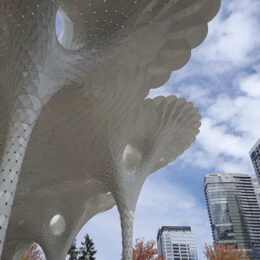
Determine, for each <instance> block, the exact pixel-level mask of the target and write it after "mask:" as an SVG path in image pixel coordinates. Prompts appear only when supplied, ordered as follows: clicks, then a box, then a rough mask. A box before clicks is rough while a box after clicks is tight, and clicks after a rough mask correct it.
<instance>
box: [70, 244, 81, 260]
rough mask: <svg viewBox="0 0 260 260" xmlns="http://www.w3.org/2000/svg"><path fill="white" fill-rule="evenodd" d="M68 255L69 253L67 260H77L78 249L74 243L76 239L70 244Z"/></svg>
mask: <svg viewBox="0 0 260 260" xmlns="http://www.w3.org/2000/svg"><path fill="white" fill-rule="evenodd" d="M68 255H69V260H77V259H78V255H79V251H78V248H77V245H76V240H74V241H73V243H72V245H71V247H70V249H69V252H68Z"/></svg>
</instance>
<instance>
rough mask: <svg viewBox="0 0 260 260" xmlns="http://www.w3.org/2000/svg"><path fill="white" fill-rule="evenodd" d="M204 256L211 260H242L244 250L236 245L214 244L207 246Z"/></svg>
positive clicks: (247, 259)
mask: <svg viewBox="0 0 260 260" xmlns="http://www.w3.org/2000/svg"><path fill="white" fill-rule="evenodd" d="M204 255H205V256H206V257H207V259H209V260H240V259H245V260H249V258H244V257H243V248H242V247H236V246H235V245H228V244H218V243H214V244H213V246H211V245H205V251H204Z"/></svg>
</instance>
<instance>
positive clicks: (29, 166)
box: [0, 0, 220, 260]
mask: <svg viewBox="0 0 260 260" xmlns="http://www.w3.org/2000/svg"><path fill="white" fill-rule="evenodd" d="M219 6H220V0H136V1H135V0H60V1H55V0H0V158H1V178H0V240H1V241H0V254H1V255H2V257H1V259H2V260H10V259H20V258H19V257H20V256H21V254H22V253H23V252H24V249H25V248H27V247H28V245H30V244H31V243H32V242H34V241H35V242H37V243H38V244H40V246H41V247H42V248H43V250H44V252H45V254H46V257H47V259H48V260H59V259H62V260H63V259H64V258H65V256H66V253H67V251H68V249H69V247H70V244H71V243H72V241H73V239H74V237H75V236H76V234H77V232H78V231H79V230H80V228H81V227H82V226H83V225H84V224H85V223H86V222H87V221H88V220H89V219H90V218H91V217H92V216H94V215H95V214H97V213H98V212H101V211H104V210H107V209H109V208H111V207H112V206H113V205H114V204H116V205H117V207H118V210H119V213H120V218H121V226H122V243H123V259H124V260H130V259H132V258H131V254H132V252H131V250H132V231H133V218H134V211H135V207H136V202H137V199H138V195H139V193H140V190H141V187H142V185H143V183H144V181H145V178H146V177H147V176H148V175H149V174H150V173H152V172H155V171H156V170H157V169H159V168H161V167H163V166H165V165H167V164H168V163H169V162H171V161H173V160H174V159H175V158H176V157H177V156H179V155H180V154H182V153H183V151H184V150H185V149H187V148H188V147H189V145H190V144H191V143H192V142H193V141H194V140H195V137H196V135H197V134H198V128H199V125H200V122H199V115H198V113H197V109H195V108H194V107H193V105H192V104H191V103H189V102H187V101H186V100H185V99H181V98H176V97H174V96H170V97H167V98H164V97H157V98H155V99H147V98H146V96H147V95H148V93H149V90H150V89H151V88H156V87H159V86H161V85H162V84H164V83H165V82H166V81H167V80H168V78H169V76H170V73H171V71H173V70H177V69H179V68H181V67H182V66H184V65H185V63H186V62H187V61H188V59H189V58H190V54H191V49H192V48H194V47H196V46H198V45H199V44H200V43H201V42H202V41H203V39H204V38H205V36H206V34H207V22H208V21H209V20H211V19H212V18H213V17H214V15H215V14H216V13H217V11H218V9H219ZM57 12H58V13H59V16H60V19H61V21H62V28H63V30H62V33H61V35H60V37H59V39H57V36H56V29H55V20H56V15H57ZM18 180H19V181H18ZM151 192H152V191H151ZM83 198H84V199H83ZM8 223H9V224H8ZM7 227H8V229H7Z"/></svg>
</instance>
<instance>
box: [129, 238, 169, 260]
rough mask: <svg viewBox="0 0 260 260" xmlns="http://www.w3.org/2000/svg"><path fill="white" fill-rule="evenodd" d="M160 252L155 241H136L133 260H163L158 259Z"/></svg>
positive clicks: (161, 259)
mask: <svg viewBox="0 0 260 260" xmlns="http://www.w3.org/2000/svg"><path fill="white" fill-rule="evenodd" d="M157 255H158V250H157V249H156V248H155V241H154V240H150V241H147V242H146V243H144V240H143V239H136V243H135V246H134V248H133V260H163V259H164V258H163V257H158V256H157Z"/></svg>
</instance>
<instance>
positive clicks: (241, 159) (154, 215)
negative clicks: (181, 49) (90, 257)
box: [78, 0, 260, 260]
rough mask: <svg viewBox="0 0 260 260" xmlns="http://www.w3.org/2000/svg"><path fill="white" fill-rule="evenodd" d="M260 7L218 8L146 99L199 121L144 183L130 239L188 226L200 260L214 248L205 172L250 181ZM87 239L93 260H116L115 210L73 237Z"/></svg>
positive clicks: (257, 110)
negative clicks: (188, 52) (191, 107)
mask: <svg viewBox="0 0 260 260" xmlns="http://www.w3.org/2000/svg"><path fill="white" fill-rule="evenodd" d="M259 12H260V1H259V0H241V1H240V0H222V7H221V11H220V13H219V14H218V15H217V17H216V18H215V19H214V20H213V21H212V22H211V23H210V24H209V35H208V37H207V39H206V40H205V41H204V42H203V44H202V45H201V46H200V47H199V48H197V49H195V50H194V51H193V55H192V58H191V60H190V61H189V63H188V64H187V65H186V66H185V67H184V68H183V69H181V70H179V71H177V72H174V73H172V75H171V78H170V80H169V81H168V82H167V84H165V85H164V86H162V87H161V88H159V89H156V90H153V91H151V92H150V96H151V97H154V96H157V95H164V96H168V95H176V96H179V97H186V98H187V99H188V100H189V101H192V102H193V103H194V104H195V106H197V107H198V108H199V110H200V113H201V115H202V126H201V132H200V134H199V136H198V138H197V141H196V142H195V143H194V144H193V145H192V147H191V148H190V149H189V150H187V151H186V152H185V153H184V154H183V155H182V156H181V157H179V158H178V159H177V160H176V161H175V162H174V163H172V164H170V165H168V166H167V167H165V168H164V169H161V170H159V171H158V172H156V173H155V174H153V175H152V176H150V177H149V178H148V179H147V181H146V183H145V185H144V187H143V190H142V193H141V195H140V198H139V201H138V205H137V211H136V217H135V223H134V238H139V237H144V238H145V239H156V234H157V230H158V228H159V227H160V226H162V225H189V226H191V228H192V231H193V232H194V234H195V236H196V240H197V247H198V255H199V259H205V258H204V256H203V248H204V244H205V243H210V242H212V237H211V230H210V226H209V219H208V215H207V209H206V205H205V199H204V194H203V178H204V175H205V174H206V173H211V172H237V173H248V174H250V175H252V176H254V171H253V168H252V166H251V162H250V158H249V155H248V152H249V150H250V148H251V147H252V145H253V144H254V143H255V142H256V140H257V139H259V138H260V127H259V124H258V121H259V118H260V83H259V82H260V63H259V60H260V59H259V58H260V44H259V43H260V16H259ZM86 232H88V233H89V234H90V236H91V237H92V238H93V240H94V242H95V245H96V248H97V250H98V253H97V259H98V260H114V259H115V260H116V259H120V254H121V234H120V224H119V216H118V213H117V210H116V209H115V208H113V209H112V210H110V211H108V212H106V213H103V214H99V215H97V216H95V217H94V218H93V219H92V220H90V222H89V223H88V224H87V225H86V226H85V227H84V228H83V229H82V231H81V232H80V234H79V235H78V239H79V240H81V239H82V237H83V235H84V234H85V233H86Z"/></svg>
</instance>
